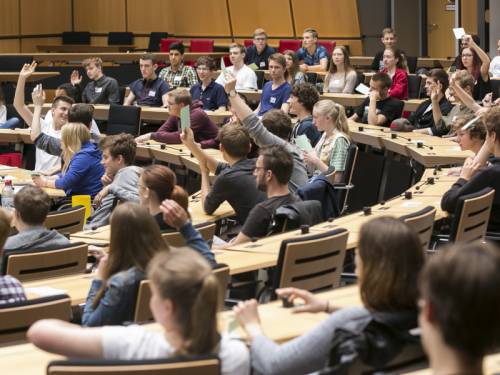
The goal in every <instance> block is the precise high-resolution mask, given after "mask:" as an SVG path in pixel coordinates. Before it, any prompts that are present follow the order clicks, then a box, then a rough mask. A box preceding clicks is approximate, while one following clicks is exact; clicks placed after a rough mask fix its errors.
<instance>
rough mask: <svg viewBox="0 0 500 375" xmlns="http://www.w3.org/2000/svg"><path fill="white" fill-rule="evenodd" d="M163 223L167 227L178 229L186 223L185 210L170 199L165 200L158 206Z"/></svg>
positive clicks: (186, 215)
mask: <svg viewBox="0 0 500 375" xmlns="http://www.w3.org/2000/svg"><path fill="white" fill-rule="evenodd" d="M160 210H161V212H162V213H163V221H164V222H165V223H167V224H168V225H169V226H171V227H173V228H176V229H179V228H181V227H182V226H183V225H184V224H186V222H187V221H188V214H187V212H186V210H185V209H184V208H183V207H181V206H180V205H179V204H178V203H177V202H176V201H174V200H172V199H165V200H164V201H163V202H162V203H161V206H160Z"/></svg>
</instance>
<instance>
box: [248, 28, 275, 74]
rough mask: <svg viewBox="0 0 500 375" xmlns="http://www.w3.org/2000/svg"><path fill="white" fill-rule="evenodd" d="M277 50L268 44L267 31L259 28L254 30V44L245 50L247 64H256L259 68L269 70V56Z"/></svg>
mask: <svg viewBox="0 0 500 375" xmlns="http://www.w3.org/2000/svg"><path fill="white" fill-rule="evenodd" d="M274 53H276V50H275V49H274V48H273V47H271V46H269V45H268V44H267V33H266V31H265V30H264V29H261V28H258V29H255V31H254V32H253V45H251V46H250V47H248V48H247V49H246V50H245V64H246V65H251V64H255V66H257V69H260V70H267V69H268V68H269V65H268V63H269V57H270V56H271V55H272V54H274Z"/></svg>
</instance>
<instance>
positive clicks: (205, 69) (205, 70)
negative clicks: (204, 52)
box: [196, 67, 210, 72]
mask: <svg viewBox="0 0 500 375" xmlns="http://www.w3.org/2000/svg"><path fill="white" fill-rule="evenodd" d="M196 70H199V71H200V72H208V71H209V70H210V69H208V68H202V67H197V68H196Z"/></svg>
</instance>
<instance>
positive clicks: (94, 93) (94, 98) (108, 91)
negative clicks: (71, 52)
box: [71, 57, 120, 104]
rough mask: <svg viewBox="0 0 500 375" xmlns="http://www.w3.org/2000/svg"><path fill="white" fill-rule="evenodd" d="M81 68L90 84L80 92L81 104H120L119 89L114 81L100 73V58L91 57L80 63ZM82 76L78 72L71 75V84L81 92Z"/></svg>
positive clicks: (74, 71) (75, 71)
mask: <svg viewBox="0 0 500 375" xmlns="http://www.w3.org/2000/svg"><path fill="white" fill-rule="evenodd" d="M82 67H83V69H85V72H86V73H87V77H89V79H90V82H89V83H87V85H86V86H85V88H84V89H83V92H82V101H83V103H90V104H120V89H119V86H118V82H117V81H116V79H114V78H111V77H108V76H105V75H104V73H103V72H102V60H101V58H100V57H91V58H88V59H85V60H83V61H82ZM81 83H82V76H81V75H80V74H79V73H78V70H73V72H72V73H71V84H72V85H73V86H75V87H76V88H77V89H78V90H79V91H81V87H80V84H81Z"/></svg>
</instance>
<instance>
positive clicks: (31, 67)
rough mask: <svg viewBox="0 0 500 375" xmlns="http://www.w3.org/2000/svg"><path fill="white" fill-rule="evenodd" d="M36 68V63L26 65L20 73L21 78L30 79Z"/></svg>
mask: <svg viewBox="0 0 500 375" xmlns="http://www.w3.org/2000/svg"><path fill="white" fill-rule="evenodd" d="M36 66H37V62H36V61H32V62H31V64H24V65H23V67H22V68H21V71H20V72H19V77H20V78H24V79H26V78H28V77H30V76H31V75H32V74H33V72H34V71H35V69H36Z"/></svg>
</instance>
